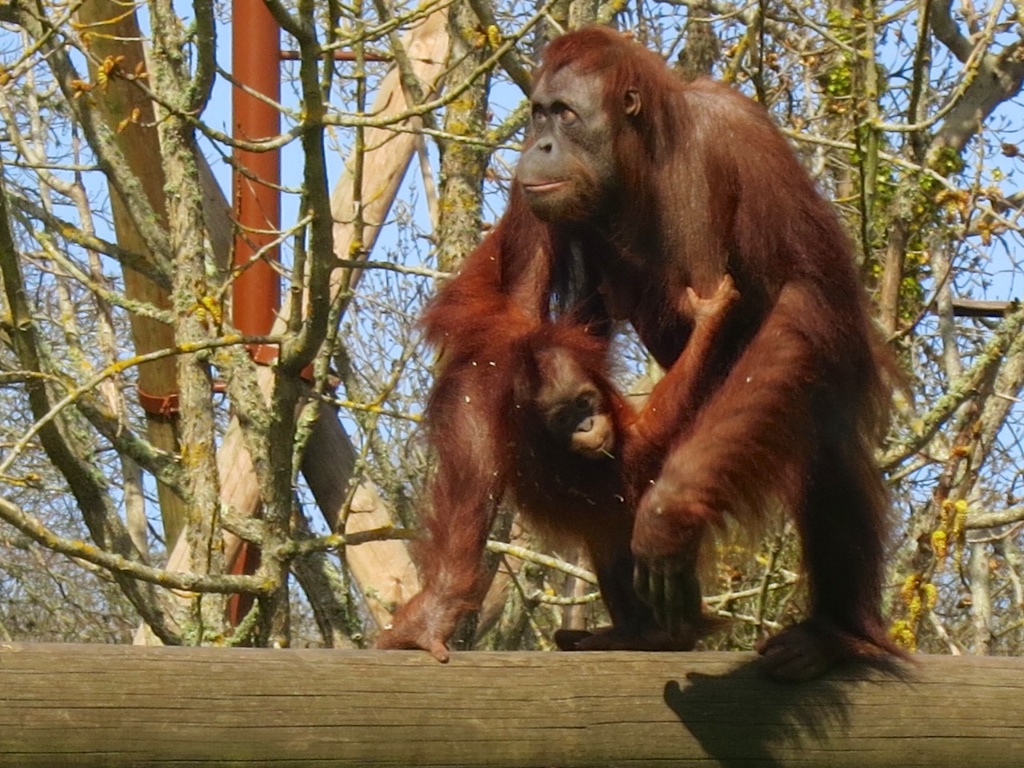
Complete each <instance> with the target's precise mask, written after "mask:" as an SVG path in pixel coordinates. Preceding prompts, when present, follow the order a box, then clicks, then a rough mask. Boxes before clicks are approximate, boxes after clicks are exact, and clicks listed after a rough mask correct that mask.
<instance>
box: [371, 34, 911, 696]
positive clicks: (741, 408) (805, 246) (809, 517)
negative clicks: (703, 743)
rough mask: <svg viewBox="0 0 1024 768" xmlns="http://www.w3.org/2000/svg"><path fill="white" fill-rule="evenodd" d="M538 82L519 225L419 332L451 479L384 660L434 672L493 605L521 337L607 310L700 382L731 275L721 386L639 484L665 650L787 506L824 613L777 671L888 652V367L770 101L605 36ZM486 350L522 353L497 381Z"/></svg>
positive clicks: (521, 177)
mask: <svg viewBox="0 0 1024 768" xmlns="http://www.w3.org/2000/svg"><path fill="white" fill-rule="evenodd" d="M534 83H535V85H534V92H533V95H532V104H533V113H532V120H531V128H530V136H529V138H528V141H527V143H526V145H525V146H524V150H523V155H522V157H521V159H520V162H519V166H518V168H517V173H516V180H515V184H514V186H513V190H512V194H511V197H510V201H509V208H508V210H507V211H506V214H505V216H504V217H503V219H502V221H501V222H500V223H499V226H498V227H497V228H496V230H495V231H494V232H493V233H491V235H489V236H488V237H487V238H486V239H485V241H484V242H483V243H482V244H481V246H480V247H479V248H478V249H477V250H476V251H474V253H473V254H471V255H470V256H469V257H468V258H467V261H466V264H465V266H464V268H463V271H462V273H461V274H460V275H459V276H458V277H456V278H455V279H454V280H453V281H452V282H451V283H449V285H447V286H446V287H445V289H444V291H442V293H441V295H440V296H439V298H438V299H437V301H436V303H435V305H434V309H433V310H432V312H433V313H434V317H435V318H436V317H445V318H447V322H433V321H432V319H431V316H430V315H428V317H427V321H426V328H427V332H428V337H429V338H430V340H431V341H432V342H434V343H435V344H438V345H439V346H442V347H443V348H444V349H445V354H446V357H447V363H446V365H445V367H444V369H443V371H442V373H441V375H440V376H439V378H438V380H437V383H436V385H435V389H434V393H433V395H432V397H431V401H430V403H429V404H428V409H427V422H428V433H429V435H430V437H431V440H432V441H433V444H434V445H435V446H436V447H437V449H438V457H439V465H438V471H437V475H436V477H435V478H434V481H433V486H432V496H433V509H432V514H431V516H430V518H429V519H428V529H429V531H430V540H429V544H428V546H429V555H428V557H427V560H426V569H425V586H424V590H423V592H422V593H421V594H420V595H417V596H416V597H415V598H414V599H413V600H412V601H411V602H410V604H409V605H407V606H405V607H404V608H403V609H402V610H401V611H399V613H398V614H397V615H396V617H395V624H394V629H393V630H392V631H391V632H390V633H385V635H384V637H383V639H382V645H384V646H399V647H422V648H426V649H428V650H430V651H432V652H433V653H434V655H435V656H438V657H442V658H443V657H445V656H446V650H445V641H446V640H447V638H448V637H449V636H450V634H451V632H452V631H453V628H454V626H455V622H456V620H457V618H458V616H459V615H460V614H461V613H462V612H463V611H466V610H469V609H471V608H473V607H474V606H475V605H476V604H477V603H478V601H479V599H480V592H481V590H482V587H483V585H482V584H480V583H479V580H480V566H479V561H480V553H481V552H482V549H483V546H484V542H485V537H486V532H487V528H488V525H489V523H490V520H491V514H492V512H493V506H494V504H495V503H496V502H497V500H498V499H499V498H500V496H501V493H502V491H503V490H504V487H505V484H506V483H507V480H508V478H507V476H506V475H505V474H504V473H503V471H502V469H501V468H502V467H503V466H506V465H507V462H505V461H503V458H502V457H503V445H504V443H503V439H504V437H505V436H506V435H507V434H509V432H508V429H509V426H508V424H507V421H506V418H507V416H506V415H505V414H503V413H502V411H501V408H502V407H503V406H504V405H507V402H508V401H507V397H506V395H505V394H504V392H505V390H506V389H507V388H505V387H502V386H501V382H502V381H505V380H507V379H503V378H502V374H501V371H502V370H504V371H505V373H506V374H508V373H509V372H511V371H512V370H513V369H514V368H515V366H516V365H517V364H518V363H517V360H516V359H515V355H514V354H512V353H511V350H513V348H514V347H515V340H516V339H522V338H523V337H525V336H526V335H528V334H530V333H531V332H533V331H534V330H535V329H536V327H537V325H538V323H540V324H543V323H544V322H547V321H548V312H549V310H550V307H552V306H556V307H561V308H562V310H563V311H569V310H566V309H565V306H571V311H572V312H573V313H574V317H577V318H580V322H582V323H589V324H591V325H593V326H594V327H595V328H597V329H598V330H599V331H600V332H604V328H605V327H606V324H607V316H608V315H611V316H612V317H614V318H616V319H626V320H629V321H630V322H631V323H632V325H633V327H634V328H635V329H636V331H637V333H638V335H639V337H640V339H641V341H642V342H643V343H644V345H645V346H646V347H647V348H648V350H649V351H650V352H651V354H652V355H653V356H654V357H655V358H656V359H657V360H658V362H659V363H661V365H662V366H663V367H665V368H666V369H667V371H668V375H667V377H666V380H667V381H670V382H671V381H673V380H677V377H676V376H675V375H674V374H675V373H676V366H685V365H689V364H692V361H688V356H686V355H683V354H682V353H683V350H684V349H685V348H686V347H687V344H688V340H689V339H690V337H691V334H692V332H693V329H694V322H693V319H692V317H690V316H689V315H688V313H687V312H685V311H684V310H683V305H684V304H685V302H683V301H682V299H683V297H684V296H685V293H686V291H687V289H688V288H690V289H692V290H694V291H695V293H696V294H697V295H698V296H702V297H707V296H709V295H710V294H711V293H712V291H714V290H715V286H716V285H718V283H719V282H720V281H721V279H722V278H723V276H724V275H725V274H729V275H731V277H732V279H733V280H734V282H735V285H736V288H737V289H738V291H739V294H740V296H741V299H740V301H739V302H738V304H737V305H736V306H735V307H733V308H732V309H731V310H730V312H729V315H728V318H727V319H726V321H725V327H724V328H723V329H722V331H721V333H720V335H719V342H718V344H717V345H716V346H715V347H714V349H713V350H712V351H711V353H710V354H709V355H708V356H707V358H706V359H705V360H703V361H701V362H702V364H703V368H702V370H703V373H702V374H701V375H702V376H704V377H707V379H708V381H710V382H711V386H706V387H701V388H700V390H699V392H698V393H697V397H696V398H695V401H694V402H691V403H686V404H685V407H680V408H679V409H678V410H679V411H680V413H679V415H678V418H677V419H676V423H675V424H672V425H670V426H671V434H672V435H673V437H672V440H671V441H669V447H668V448H667V452H666V454H665V456H664V460H663V462H661V463H660V472H659V473H658V474H657V477H656V479H654V481H653V483H651V484H650V487H647V488H643V489H638V492H639V491H642V494H640V499H639V503H638V506H637V509H636V518H635V522H634V525H633V531H632V538H631V548H632V552H633V555H634V556H635V558H636V561H637V565H636V586H637V589H638V590H639V594H640V596H641V597H642V598H643V599H644V600H645V601H646V602H647V603H648V604H650V605H651V607H652V609H653V610H654V612H655V614H656V615H657V616H658V617H659V618H660V619H661V621H662V622H663V627H664V629H665V630H666V631H668V632H669V633H670V634H671V635H680V634H686V633H687V632H688V631H690V630H691V627H690V624H691V623H692V621H693V617H695V616H696V615H698V614H699V610H698V609H695V607H694V605H693V602H694V600H695V599H696V598H695V597H694V595H693V590H691V589H678V588H677V587H678V585H679V584H689V583H691V582H692V581H693V579H694V578H695V577H694V576H693V574H694V573H695V567H696V559H697V553H698V551H699V549H700V545H701V542H702V540H703V539H704V538H705V534H706V533H707V531H708V530H709V529H710V528H712V527H715V526H719V525H721V524H722V523H723V522H724V521H725V520H726V519H727V517H732V518H735V519H737V520H738V521H739V522H740V523H741V524H744V523H747V524H752V523H756V521H758V520H759V519H761V518H762V517H763V516H764V515H765V514H766V513H767V512H768V511H769V510H770V509H771V508H773V507H775V506H781V507H783V508H785V509H788V510H790V511H791V512H792V514H793V515H794V517H795V519H796V521H797V523H798V527H799V530H800V533H801V540H802V544H803V555H804V566H805V569H806V571H807V579H808V583H809V587H810V589H809V592H810V605H809V616H808V618H807V619H806V620H805V621H803V622H802V623H800V624H797V625H796V626H794V627H791V628H789V629H786V630H784V631H783V632H781V633H780V634H779V635H777V636H776V637H774V638H772V639H771V640H769V641H767V642H766V643H764V644H763V645H762V647H761V649H760V650H761V653H762V654H763V657H764V658H763V663H764V666H765V668H766V670H767V671H768V673H769V674H771V675H774V676H776V677H780V678H787V679H803V678H807V677H812V676H814V675H817V674H820V673H821V672H823V671H824V670H825V669H827V668H828V667H829V666H830V665H831V664H832V663H834V662H835V661H836V660H838V659H842V658H848V657H855V656H863V655H876V654H880V653H885V652H895V648H894V647H893V645H892V644H891V642H890V641H889V639H888V637H887V635H886V632H885V627H884V624H883V622H882V619H881V616H880V612H879V603H880V591H881V579H882V558H883V553H884V541H885V534H886V528H887V525H886V519H887V511H888V503H887V496H886V492H885V487H884V484H883V482H882V478H881V476H880V473H879V471H878V469H877V467H876V466H875V463H874V461H873V449H874V446H875V444H876V442H877V440H878V439H879V437H880V434H881V432H882V430H883V428H884V425H885V423H886V419H887V416H888V410H889V399H890V393H889V390H888V388H887V386H886V384H885V381H884V376H883V369H884V368H885V366H886V365H888V362H887V361H888V358H887V356H886V355H885V352H884V349H883V347H882V345H881V343H880V341H879V340H878V339H877V338H876V335H875V333H874V331H873V328H872V326H871V322H870V319H869V317H868V312H867V307H866V299H865V296H864V292H863V290H862V289H861V287H860V285H859V283H858V280H857V275H856V271H855V269H854V264H853V260H852V257H851V251H850V247H849V244H848V242H847V239H846V237H845V236H844V233H843V231H842V228H841V227H840V225H839V222H838V220H837V218H836V216H835V214H834V212H833V211H832V210H831V208H830V206H829V205H828V203H827V202H826V201H825V200H824V199H823V198H822V197H821V196H820V195H819V193H818V192H817V190H816V189H815V187H814V184H813V182H812V181H811V179H810V178H809V177H808V175H807V173H806V172H805V171H804V170H803V168H802V167H801V166H800V164H799V162H798V161H797V159H796V158H795V156H794V154H793V152H792V150H791V149H790V147H789V146H788V144H787V143H786V141H785V139H784V138H783V136H782V135H781V134H780V133H779V132H778V130H777V129H776V128H775V127H774V126H773V125H772V123H771V120H770V119H769V117H768V116H767V114H766V113H765V111H764V110H763V109H762V108H761V107H760V106H758V105H757V104H755V103H753V102H752V101H750V100H749V99H747V98H745V97H744V96H742V95H740V94H739V93H737V92H735V91H733V90H731V89H730V88H728V87H726V86H724V85H720V84H716V83H713V82H711V81H708V80H696V81H694V82H691V83H682V82H679V81H678V80H677V79H676V78H675V77H674V76H673V75H672V74H671V73H670V71H669V70H668V68H667V67H666V66H665V64H664V62H663V61H662V60H661V58H660V57H658V56H657V55H656V54H654V53H652V52H650V51H647V50H646V49H644V48H643V47H642V46H639V45H637V44H635V43H633V42H632V41H630V40H629V39H627V38H626V37H624V36H622V35H620V34H618V33H616V32H614V31H612V30H609V29H604V28H599V27H592V28H587V29H584V30H580V31H578V32H574V33H570V34H567V35H564V36H562V37H560V38H558V39H556V40H555V41H554V42H552V43H551V45H550V46H549V47H548V48H547V50H546V51H545V54H544V59H543V62H542V65H541V67H540V69H539V70H538V72H537V73H536V77H535V81H534ZM559 299H560V301H559ZM456 318H458V322H451V321H454V320H455V319H456ZM474 318H475V319H474ZM489 333H490V334H494V333H498V334H499V335H500V336H501V337H502V342H501V344H499V346H498V347H497V349H501V348H504V349H506V350H508V351H509V352H510V353H509V354H507V355H506V358H505V359H504V360H497V359H496V360H490V361H487V362H488V364H483V363H484V361H483V359H482V358H480V356H479V354H478V352H479V350H480V349H482V348H483V346H485V345H486V342H485V340H486V339H487V338H488V334H489ZM491 349H492V350H493V349H495V348H494V347H492V348H491ZM449 350H455V352H454V353H451V354H450V353H449ZM489 363H494V365H493V366H492V365H490V364H489ZM591 647H600V644H596V645H593V646H591Z"/></svg>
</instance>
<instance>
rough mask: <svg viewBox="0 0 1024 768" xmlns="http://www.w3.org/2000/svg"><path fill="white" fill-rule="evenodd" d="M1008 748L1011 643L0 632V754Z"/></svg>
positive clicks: (764, 752) (1002, 756) (876, 759)
mask: <svg viewBox="0 0 1024 768" xmlns="http://www.w3.org/2000/svg"><path fill="white" fill-rule="evenodd" d="M1022 764H1024V659H1020V658H995V657H988V658H973V657H972V658H966V657H961V658H952V657H937V656H936V657H921V658H920V659H919V661H917V662H916V663H914V664H899V665H896V666H894V667H891V668H889V669H868V668H864V667H857V668H853V667H848V668H844V669H840V670H837V671H836V672H834V673H832V674H831V675H829V676H827V677H826V678H824V679H822V680H818V681H815V682H811V683H805V684H800V685H793V684H788V685H787V684H779V683H773V682H771V681H768V680H766V679H765V678H763V677H762V676H761V674H760V672H759V670H758V667H757V663H756V660H755V657H754V656H753V655H751V654H724V653H686V654H641V653H589V654H584V653H580V654H570V653H485V652H473V653H455V654H453V655H452V660H451V662H450V663H449V664H447V665H441V664H438V663H437V662H435V661H434V660H433V659H431V658H429V657H428V656H427V655H426V654H423V653H413V652H401V653H400V652H383V651H334V650H266V649H234V650H229V649H216V648H144V647H138V646H135V647H132V646H110V645H108V646H99V645H42V644H40V645H32V644H0V766H47V768H52V767H54V766H65V765H75V766H103V767H104V768H117V767H118V766H149V765H154V766H162V767H163V766H186V765H202V766H228V765H231V766H246V765H260V766H307V765H319V766H326V765H330V766H406V767H408V768H416V767H419V766H538V767H539V766H547V767H555V766H558V767H563V766H642V765H662V766H690V765H722V766H729V767H730V768H734V767H738V766H762V767H764V766H778V767H779V768H783V767H784V766H789V765H802V766H856V767H857V768H867V767H869V766H906V767H909V766H927V768H941V767H942V766H954V765H955V766H958V767H960V766H965V765H967V766H979V768H981V767H984V768H1001V767H1002V766H1006V767H1007V768H1009V767H1011V766H1012V767H1013V768H1018V766H1020V765H1022Z"/></svg>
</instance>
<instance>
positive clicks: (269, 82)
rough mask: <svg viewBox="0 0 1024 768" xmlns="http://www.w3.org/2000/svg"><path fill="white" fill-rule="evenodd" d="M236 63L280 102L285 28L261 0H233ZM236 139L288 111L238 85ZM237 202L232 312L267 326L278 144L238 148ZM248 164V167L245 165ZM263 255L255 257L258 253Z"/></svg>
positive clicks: (274, 286) (252, 329)
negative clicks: (266, 147)
mask: <svg viewBox="0 0 1024 768" xmlns="http://www.w3.org/2000/svg"><path fill="white" fill-rule="evenodd" d="M231 14H232V39H231V40H232V42H231V45H232V52H231V64H232V71H233V72H234V76H235V78H236V80H237V81H238V82H239V83H242V84H244V85H245V86H246V87H248V88H250V89H251V90H253V91H255V92H257V93H260V94H263V95H264V96H266V97H267V98H268V99H269V100H270V101H272V102H274V103H277V102H278V101H280V98H281V33H280V29H279V27H278V25H277V22H276V21H274V18H273V17H272V16H271V15H270V11H268V10H267V7H266V6H265V5H264V4H263V2H262V0H234V2H233V4H232V11H231ZM231 94H232V96H231V107H232V125H233V132H234V137H235V138H236V139H241V140H246V141H253V140H256V139H265V138H268V137H270V136H276V135H277V134H278V133H280V125H281V116H280V113H278V111H277V110H276V109H275V108H274V107H273V106H272V105H271V104H268V103H266V102H264V101H261V100H260V99H258V98H256V97H255V96H252V95H250V94H248V93H246V92H245V91H243V90H242V89H241V88H238V87H235V88H233V89H232V91H231ZM234 158H235V163H236V168H235V172H234V184H233V186H234V206H235V217H236V220H237V222H238V229H237V231H236V235H235V254H234V266H235V268H236V269H240V270H242V272H241V273H240V274H239V275H237V277H236V278H235V284H234V292H233V301H232V310H231V312H232V319H233V321H234V324H235V327H236V328H237V329H238V330H240V331H241V332H242V333H247V334H266V333H269V332H270V329H271V328H272V326H273V324H274V317H275V314H276V312H277V309H278V308H279V307H280V304H281V282H280V279H279V277H278V274H277V272H276V271H275V269H274V267H273V266H272V264H273V263H274V262H276V261H277V259H278V256H279V254H278V248H277V247H273V248H269V247H268V246H269V244H270V243H272V242H274V240H275V239H276V238H277V236H278V234H277V233H278V230H279V229H280V226H281V195H280V191H279V190H280V184H281V158H280V153H279V152H278V151H276V150H275V151H271V152H246V151H243V150H239V149H236V150H235V153H234ZM242 169H244V171H243V170H242ZM263 249H266V250H264V251H263V253H262V255H261V257H260V259H259V260H258V261H256V262H253V258H254V257H255V255H256V254H257V253H260V251H261V250H263Z"/></svg>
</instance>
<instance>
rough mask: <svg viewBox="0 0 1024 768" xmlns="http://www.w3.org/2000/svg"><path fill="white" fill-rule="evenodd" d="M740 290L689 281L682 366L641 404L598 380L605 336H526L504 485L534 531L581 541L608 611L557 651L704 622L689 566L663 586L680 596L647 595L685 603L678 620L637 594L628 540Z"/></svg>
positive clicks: (702, 385)
mask: <svg viewBox="0 0 1024 768" xmlns="http://www.w3.org/2000/svg"><path fill="white" fill-rule="evenodd" d="M738 298H739V294H738V293H737V291H736V290H735V288H734V286H733V282H732V279H731V278H730V277H729V276H728V275H727V276H725V277H724V278H723V279H722V281H721V283H720V285H719V287H718V289H717V290H716V292H715V294H714V295H713V296H711V297H710V298H707V299H702V298H700V297H699V296H698V295H697V294H696V293H695V292H694V291H693V290H692V289H687V291H686V294H685V303H686V306H685V307H684V310H685V311H686V312H687V313H688V314H689V315H690V316H691V317H692V318H693V322H694V332H693V334H692V336H691V337H690V339H689V341H688V343H687V346H686V347H685V349H684V350H683V352H682V355H681V357H680V360H681V361H685V363H686V364H685V365H676V366H674V367H673V368H672V371H671V372H670V373H669V374H668V375H666V376H665V377H664V378H663V379H662V380H661V381H659V382H658V383H657V384H656V385H655V387H654V389H653V391H652V392H651V394H650V396H649V397H648V399H647V401H646V402H645V403H644V404H643V406H642V407H641V408H639V409H635V408H634V407H633V406H631V405H630V403H629V402H628V401H627V400H626V398H625V397H624V396H623V395H622V394H621V393H620V392H619V391H618V390H617V389H616V388H615V386H614V385H613V384H612V383H611V381H610V380H609V379H608V377H607V374H606V372H605V371H606V369H607V366H608V360H607V341H606V340H604V339H600V338H595V337H594V336H593V335H591V334H589V333H588V332H587V330H586V329H585V328H584V327H582V326H580V325H572V324H570V323H567V322H557V323H552V324H549V325H547V326H545V327H543V328H541V329H538V331H537V333H536V334H535V336H534V337H533V339H532V340H531V346H532V348H533V350H532V355H526V356H524V360H526V361H528V362H527V364H526V365H524V369H523V370H522V372H521V376H520V377H519V379H518V380H517V382H516V385H515V388H516V397H515V401H516V407H517V408H518V409H519V416H520V417H521V418H520V420H519V425H520V426H519V430H518V432H519V434H518V435H517V438H518V439H517V440H516V445H517V456H516V470H515V476H514V478H513V480H512V483H511V487H512V490H513V492H514V494H515V497H516V500H517V502H518V504H519V507H520V509H521V511H522V512H523V514H524V515H525V516H526V517H527V519H528V520H529V521H530V522H531V523H532V524H533V527H534V528H536V529H539V531H540V532H542V533H543V534H546V535H547V536H548V538H550V539H555V540H556V541H557V540H561V541H568V542H570V543H581V544H582V545H583V546H584V548H585V549H586V551H587V553H588V555H589V556H590V558H591V562H592V564H593V567H594V569H595V571H596V572H597V575H598V581H599V584H600V588H601V594H602V597H603V598H604V600H605V604H606V605H607V607H608V611H609V614H610V615H611V618H612V627H610V628H607V629H604V630H601V631H599V632H597V633H589V632H575V631H567V630H563V631H560V632H559V633H558V634H557V635H556V638H555V639H556V642H557V643H558V645H559V647H560V648H562V649H563V650H606V649H632V650H688V649H690V648H692V647H693V644H694V643H695V642H696V640H697V638H698V636H699V635H700V634H701V633H702V632H703V631H704V629H705V628H706V626H707V624H708V620H707V619H706V618H705V617H704V616H703V615H702V612H701V599H700V583H699V581H698V579H697V577H696V575H695V574H691V573H683V574H681V575H680V578H679V579H677V580H676V582H674V584H673V585H672V586H674V588H675V589H678V590H682V591H683V593H681V594H685V595H686V599H682V600H669V601H664V603H659V602H656V604H665V603H667V604H669V605H686V606H691V607H692V610H691V611H689V612H688V614H689V615H687V616H685V617H663V616H657V615H655V614H654V613H653V612H652V610H651V608H650V607H648V606H647V605H646V604H645V603H643V602H642V601H641V600H640V599H639V598H638V596H637V593H636V589H635V588H634V585H633V579H634V570H635V568H634V558H633V556H632V553H631V552H630V546H629V543H630V539H631V537H632V526H633V520H634V510H635V509H636V504H637V502H638V501H639V498H640V496H641V495H642V494H643V492H644V490H645V489H646V488H647V487H648V485H649V484H650V483H652V482H653V481H654V480H655V479H656V478H657V476H658V474H659V472H660V470H661V461H662V459H663V457H664V455H665V453H666V452H667V451H668V449H669V447H670V442H671V441H672V440H673V438H674V437H675V436H677V435H679V434H680V432H681V431H683V430H685V428H686V422H687V421H688V419H689V418H690V417H691V416H692V413H693V412H695V410H696V408H697V404H698V402H699V400H700V399H701V398H703V397H704V396H706V394H707V392H708V391H710V388H711V387H712V386H713V384H714V382H712V381H708V378H709V377H708V375H707V369H706V367H705V361H706V360H707V358H708V357H709V355H710V354H711V352H712V350H713V348H714V344H715V340H716V337H717V335H718V334H719V331H720V330H721V328H722V327H723V325H724V322H725V320H726V317H727V315H728V310H729V308H730V307H731V306H732V305H733V304H734V303H735V302H736V301H737V299H738ZM638 575H639V574H638ZM673 618H674V619H677V621H675V622H674V623H671V622H670V621H669V620H670V619H673ZM678 619H682V620H683V621H682V622H681V623H682V624H684V625H685V626H687V627H688V628H690V629H691V631H688V632H686V633H683V634H682V635H677V636H676V637H670V636H669V634H668V633H667V632H665V631H664V630H663V629H661V628H662V627H667V626H678V625H679V624H680V622H679V621H678Z"/></svg>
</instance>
